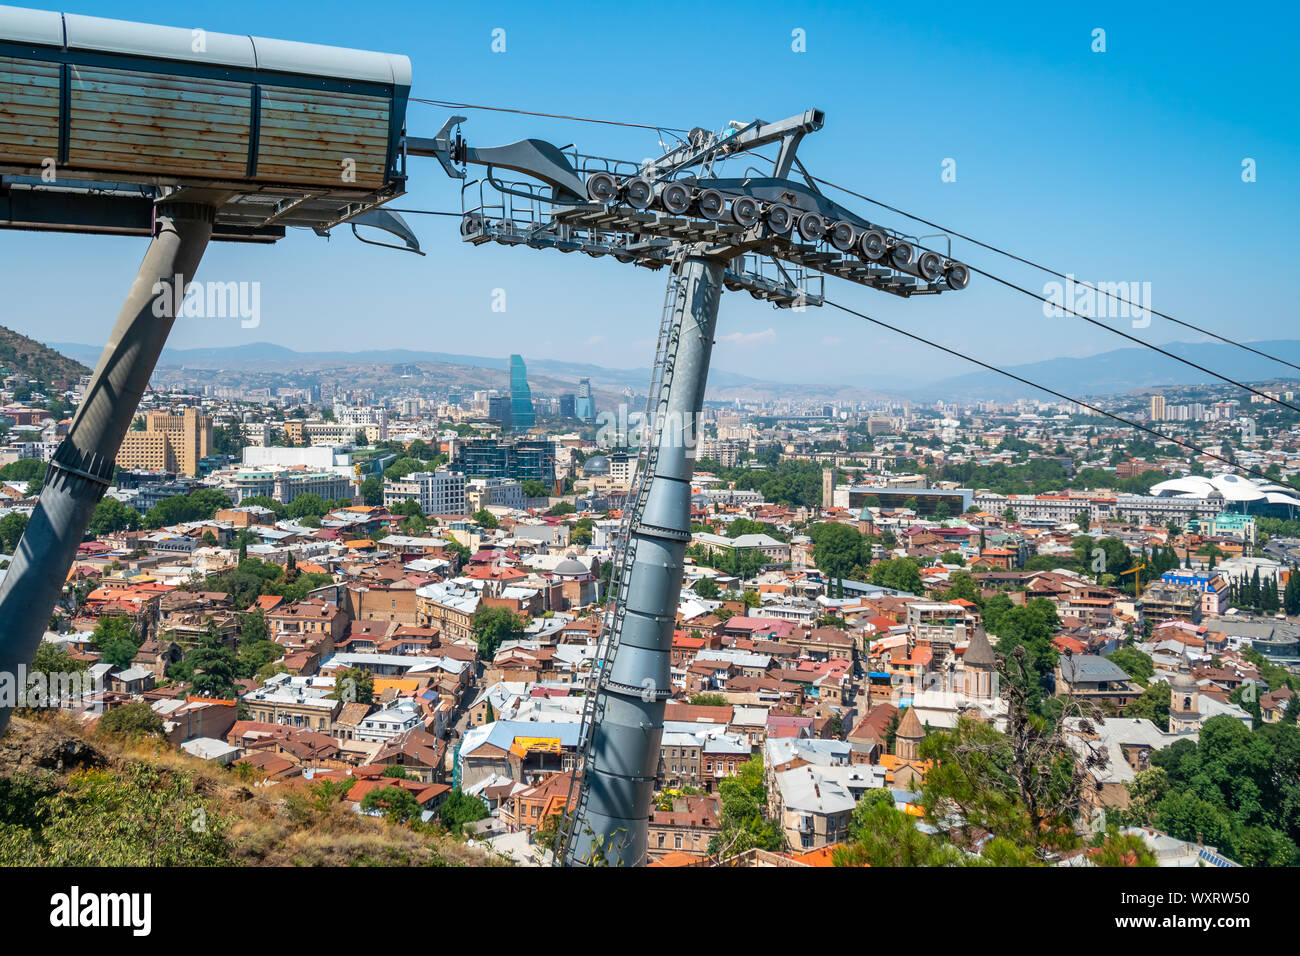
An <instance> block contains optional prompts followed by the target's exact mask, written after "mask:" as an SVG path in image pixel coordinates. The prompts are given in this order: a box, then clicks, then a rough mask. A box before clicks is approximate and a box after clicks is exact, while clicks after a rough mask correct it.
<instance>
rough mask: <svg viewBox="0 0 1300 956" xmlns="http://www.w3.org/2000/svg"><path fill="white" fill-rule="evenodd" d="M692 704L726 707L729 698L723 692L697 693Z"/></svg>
mask: <svg viewBox="0 0 1300 956" xmlns="http://www.w3.org/2000/svg"><path fill="white" fill-rule="evenodd" d="M691 704H692V705H694V706H696V707H726V706H727V698H725V697H723V696H722V695H721V694H695V695H694V696H693V697H691Z"/></svg>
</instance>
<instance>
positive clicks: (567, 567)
mask: <svg viewBox="0 0 1300 956" xmlns="http://www.w3.org/2000/svg"><path fill="white" fill-rule="evenodd" d="M555 573H556V574H558V575H560V577H564V578H578V577H582V576H583V575H585V574H589V573H590V571H588V570H587V566H586V565H585V564H583V563H582V562H581V561H579V560H578V559H577V558H576V557H575V556H574V555H573V553H572V552H570V553H569V554H567V555H565V556H564V560H563V561H561V562H560V563H559V564H557V565H556V566H555Z"/></svg>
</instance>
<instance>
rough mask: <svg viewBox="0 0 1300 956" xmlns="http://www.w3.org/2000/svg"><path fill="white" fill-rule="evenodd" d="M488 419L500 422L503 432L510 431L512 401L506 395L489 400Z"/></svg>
mask: <svg viewBox="0 0 1300 956" xmlns="http://www.w3.org/2000/svg"><path fill="white" fill-rule="evenodd" d="M488 418H490V419H491V420H492V421H494V422H499V423H500V425H501V430H502V431H503V432H508V431H510V419H511V415H510V399H509V398H508V397H507V396H505V395H500V396H494V397H492V398H489V399H488Z"/></svg>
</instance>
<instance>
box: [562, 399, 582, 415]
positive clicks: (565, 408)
mask: <svg viewBox="0 0 1300 956" xmlns="http://www.w3.org/2000/svg"><path fill="white" fill-rule="evenodd" d="M577 401H578V400H577V396H575V395H571V394H564V395H561V396H560V417H561V418H576V417H577V415H575V414H574V409H575V406H576V405H577Z"/></svg>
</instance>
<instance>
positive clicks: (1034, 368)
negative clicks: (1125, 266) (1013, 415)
mask: <svg viewBox="0 0 1300 956" xmlns="http://www.w3.org/2000/svg"><path fill="white" fill-rule="evenodd" d="M1248 344H1249V345H1250V347H1251V348H1254V349H1259V351H1261V352H1263V353H1265V354H1266V355H1272V356H1276V357H1277V358H1280V359H1283V360H1285V361H1287V362H1292V363H1294V364H1296V365H1300V341H1297V340H1294V339H1278V340H1272V341H1267V342H1250V343H1248ZM1160 347H1161V348H1163V349H1165V350H1166V351H1168V352H1171V353H1173V354H1174V355H1177V356H1178V357H1179V358H1184V359H1187V360H1189V361H1192V362H1195V363H1197V364H1198V365H1203V366H1204V367H1205V368H1209V369H1213V370H1214V371H1216V372H1218V373H1220V374H1221V375H1226V376H1228V377H1229V378H1234V379H1236V380H1238V381H1242V382H1267V381H1273V380H1275V379H1297V378H1300V372H1294V371H1292V372H1291V373H1290V374H1288V370H1287V369H1286V367H1285V366H1283V365H1279V364H1278V363H1276V362H1270V361H1269V360H1268V359H1266V358H1263V357H1261V356H1258V355H1252V354H1250V353H1249V352H1247V351H1245V350H1243V349H1239V348H1237V347H1236V346H1233V345H1226V344H1224V343H1223V342H1170V343H1164V344H1162V345H1161V346H1160ZM980 357H984V356H980ZM1007 371H1009V372H1014V373H1015V374H1017V375H1020V376H1023V377H1024V378H1027V379H1030V380H1031V381H1034V382H1040V383H1042V384H1043V385H1046V386H1048V387H1049V388H1053V389H1055V390H1056V391H1058V392H1064V393H1065V394H1067V395H1073V396H1079V397H1081V396H1085V395H1116V394H1120V393H1122V392H1130V391H1133V390H1135V389H1143V388H1162V387H1168V386H1174V385H1201V384H1215V383H1218V380H1217V379H1215V378H1214V377H1213V376H1210V375H1206V374H1205V373H1204V372H1198V371H1197V370H1196V369H1194V368H1191V367H1189V366H1187V365H1183V364H1182V363H1180V362H1175V361H1174V360H1173V359H1171V358H1168V357H1166V356H1164V355H1160V354H1158V353H1156V352H1153V351H1151V350H1150V349H1144V348H1124V349H1115V350H1114V351H1111V352H1100V353H1098V354H1097V355H1089V356H1087V357H1086V358H1054V359H1044V360H1043V361H1041V362H1030V363H1029V364H1027V365H1015V366H1009V367H1008V368H1007ZM907 391H908V392H909V393H911V394H912V395H914V396H915V397H917V398H921V397H924V398H925V399H926V400H930V401H933V400H935V399H939V398H942V399H944V400H945V401H961V400H968V401H969V400H974V399H986V400H995V401H996V400H1006V399H1011V398H1020V397H1046V396H1044V395H1043V393H1042V392H1040V391H1038V390H1037V389H1032V388H1029V387H1027V386H1025V385H1021V384H1020V383H1019V382H1014V381H1012V380H1011V379H1009V378H1007V377H1005V376H1003V375H998V374H997V373H995V372H985V371H980V372H972V373H971V374H969V375H959V376H957V377H955V378H946V379H942V380H940V381H937V382H935V383H934V384H933V385H927V386H925V387H924V388H911V389H908V390H907Z"/></svg>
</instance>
